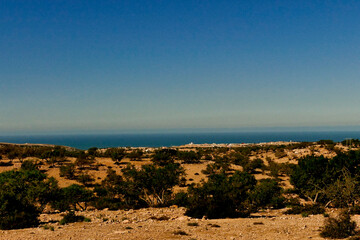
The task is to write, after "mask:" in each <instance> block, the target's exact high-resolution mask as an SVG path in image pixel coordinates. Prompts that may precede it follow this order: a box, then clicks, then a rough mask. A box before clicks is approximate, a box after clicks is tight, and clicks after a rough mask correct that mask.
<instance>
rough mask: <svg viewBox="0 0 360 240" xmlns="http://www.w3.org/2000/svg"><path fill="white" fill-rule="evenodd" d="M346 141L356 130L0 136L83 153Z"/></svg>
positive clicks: (355, 135)
mask: <svg viewBox="0 0 360 240" xmlns="http://www.w3.org/2000/svg"><path fill="white" fill-rule="evenodd" d="M347 138H353V139H358V138H360V131H317V132H316V131H314V132H310V131H304V132H300V131H297V132H233V133H231V132H224V133H168V134H166V133H147V134H88V135H86V134H78V135H69V134H68V135H26V136H0V142H5V143H15V144H41V145H45V144H46V145H61V146H68V147H73V148H77V149H83V150H85V149H88V148H90V147H98V148H107V147H171V146H181V145H186V144H189V143H193V144H242V143H267V142H279V141H283V142H290V141H292V142H316V141H319V140H322V139H330V140H333V141H335V142H340V141H342V140H344V139H347Z"/></svg>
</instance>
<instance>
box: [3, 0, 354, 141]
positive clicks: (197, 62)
mask: <svg viewBox="0 0 360 240" xmlns="http://www.w3.org/2000/svg"><path fill="white" fill-rule="evenodd" d="M0 33H1V34H0V51H1V55H0V103H1V104H0V135H4V134H10V135H12V134H21V133H23V134H52V133H91V132H109V133H111V132H141V131H143V132H154V131H164V132H166V131H168V132H169V131H170V132H171V131H175V130H176V131H184V130H187V131H189V130H191V129H192V130H194V129H195V130H196V129H198V130H199V129H200V130H201V129H207V130H210V131H218V130H219V129H225V130H226V129H228V130H229V129H238V130H239V129H245V130H246V129H279V128H280V129H285V128H289V129H292V128H296V129H302V128H303V129H319V128H320V129H322V128H325V129H326V128H331V129H349V131H351V129H359V128H360V111H359V104H360V99H359V98H358V90H359V89H360V81H359V79H360V70H359V69H360V68H359V66H360V57H359V56H360V47H359V43H360V2H358V1H346V2H341V1H340V2H339V1H326V2H322V1H285V0H283V1H154V0H151V1H118V2H117V1H60V2H59V1H41V0H40V1H21V2H18V1H1V0H0ZM229 131H230V130H229Z"/></svg>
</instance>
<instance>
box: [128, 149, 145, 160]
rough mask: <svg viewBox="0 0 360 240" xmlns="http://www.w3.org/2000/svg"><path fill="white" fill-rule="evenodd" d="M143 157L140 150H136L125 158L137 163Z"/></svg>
mask: <svg viewBox="0 0 360 240" xmlns="http://www.w3.org/2000/svg"><path fill="white" fill-rule="evenodd" d="M143 155H144V152H143V151H142V150H140V149H137V150H135V151H131V152H130V153H128V154H127V155H126V156H127V157H128V158H130V161H139V160H141V157H142V156H143Z"/></svg>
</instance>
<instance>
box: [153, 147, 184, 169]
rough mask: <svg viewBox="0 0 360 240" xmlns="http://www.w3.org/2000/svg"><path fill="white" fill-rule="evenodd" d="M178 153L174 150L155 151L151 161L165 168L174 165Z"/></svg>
mask: <svg viewBox="0 0 360 240" xmlns="http://www.w3.org/2000/svg"><path fill="white" fill-rule="evenodd" d="M177 154H178V151H177V150H174V149H160V150H156V151H155V153H154V154H153V155H152V157H151V161H153V163H154V164H156V165H159V166H165V165H168V164H172V163H174V159H175V157H176V156H177Z"/></svg>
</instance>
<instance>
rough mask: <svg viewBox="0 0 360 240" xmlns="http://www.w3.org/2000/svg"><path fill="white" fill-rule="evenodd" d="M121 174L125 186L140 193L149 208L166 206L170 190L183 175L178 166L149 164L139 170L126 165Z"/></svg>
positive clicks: (182, 170)
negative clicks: (125, 183)
mask: <svg viewBox="0 0 360 240" xmlns="http://www.w3.org/2000/svg"><path fill="white" fill-rule="evenodd" d="M122 172H123V176H124V178H125V181H126V182H127V184H128V185H129V186H131V187H132V188H133V189H136V191H138V192H140V193H141V194H140V198H141V199H143V200H144V201H145V202H146V203H147V204H148V205H149V206H164V205H166V204H168V202H169V200H170V197H171V193H172V188H173V187H174V186H175V185H178V184H179V183H180V179H181V177H182V176H183V175H184V169H183V168H182V167H181V166H180V165H179V164H167V165H164V166H157V165H154V164H149V165H143V166H142V167H141V169H139V170H138V169H136V168H135V167H134V166H132V165H128V166H127V167H126V168H125V169H123V170H122Z"/></svg>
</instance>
